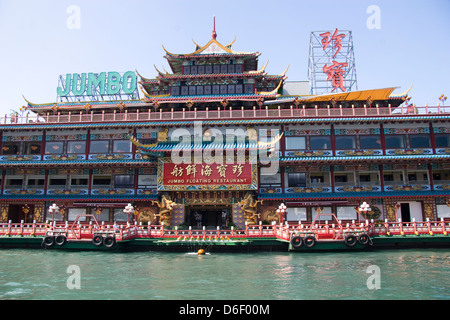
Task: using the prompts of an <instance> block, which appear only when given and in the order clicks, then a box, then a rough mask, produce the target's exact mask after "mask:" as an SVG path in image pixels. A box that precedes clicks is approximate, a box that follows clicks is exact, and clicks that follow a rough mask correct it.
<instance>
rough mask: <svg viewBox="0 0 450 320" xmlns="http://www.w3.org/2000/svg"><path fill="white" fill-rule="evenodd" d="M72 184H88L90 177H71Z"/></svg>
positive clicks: (74, 185) (73, 185) (75, 185)
mask: <svg viewBox="0 0 450 320" xmlns="http://www.w3.org/2000/svg"><path fill="white" fill-rule="evenodd" d="M70 185H71V186H72V187H78V186H87V185H88V178H72V179H70Z"/></svg>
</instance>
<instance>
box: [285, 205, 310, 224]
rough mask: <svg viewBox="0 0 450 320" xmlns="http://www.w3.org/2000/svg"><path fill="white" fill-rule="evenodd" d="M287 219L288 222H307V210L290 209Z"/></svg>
mask: <svg viewBox="0 0 450 320" xmlns="http://www.w3.org/2000/svg"><path fill="white" fill-rule="evenodd" d="M286 219H287V220H288V221H302V220H303V221H304V220H306V219H307V218H306V208H288V212H287V215H286Z"/></svg>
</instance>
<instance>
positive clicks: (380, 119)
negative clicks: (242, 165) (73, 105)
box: [0, 104, 450, 160]
mask: <svg viewBox="0 0 450 320" xmlns="http://www.w3.org/2000/svg"><path fill="white" fill-rule="evenodd" d="M144 105H145V106H146V107H148V104H144ZM449 120H450V116H449V115H440V114H436V115H430V114H423V115H400V116H375V117H373V116H366V117H360V116H357V117H355V116H351V117H302V118H298V117H296V118H270V119H226V120H202V123H203V125H205V126H207V125H208V126H213V125H266V124H270V125H277V124H286V125H289V124H306V123H307V124H314V123H335V124H337V123H391V122H398V123H400V122H405V123H412V122H429V121H449ZM194 124H195V120H179V121H176V120H169V121H167V120H152V121H131V122H130V121H123V122H117V121H114V122H86V123H46V122H41V123H34V124H5V125H0V129H1V130H5V131H23V130H56V129H57V130H81V129H89V128H97V129H102V128H104V129H108V128H160V127H179V126H193V125H194ZM306 159H310V160H311V158H305V160H306Z"/></svg>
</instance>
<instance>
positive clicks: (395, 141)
mask: <svg viewBox="0 0 450 320" xmlns="http://www.w3.org/2000/svg"><path fill="white" fill-rule="evenodd" d="M384 139H385V142H386V149H402V148H405V136H403V135H386V136H385V137H384Z"/></svg>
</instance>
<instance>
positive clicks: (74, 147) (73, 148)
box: [67, 141, 86, 153]
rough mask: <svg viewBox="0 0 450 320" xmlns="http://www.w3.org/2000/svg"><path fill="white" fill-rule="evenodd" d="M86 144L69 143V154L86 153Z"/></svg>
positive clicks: (82, 142)
mask: <svg viewBox="0 0 450 320" xmlns="http://www.w3.org/2000/svg"><path fill="white" fill-rule="evenodd" d="M85 152H86V142H85V141H68V142H67V153H85Z"/></svg>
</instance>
